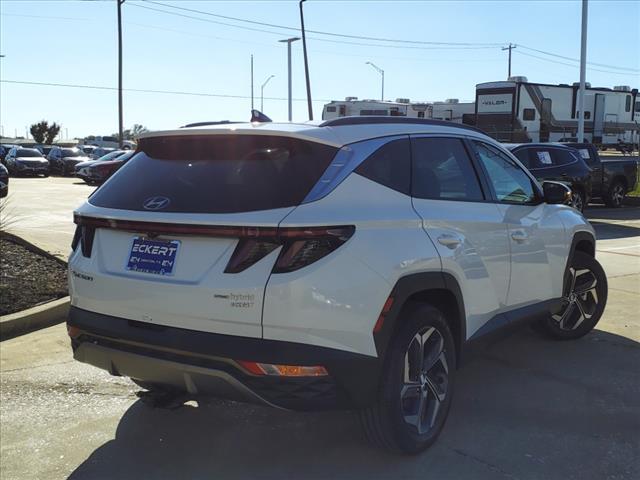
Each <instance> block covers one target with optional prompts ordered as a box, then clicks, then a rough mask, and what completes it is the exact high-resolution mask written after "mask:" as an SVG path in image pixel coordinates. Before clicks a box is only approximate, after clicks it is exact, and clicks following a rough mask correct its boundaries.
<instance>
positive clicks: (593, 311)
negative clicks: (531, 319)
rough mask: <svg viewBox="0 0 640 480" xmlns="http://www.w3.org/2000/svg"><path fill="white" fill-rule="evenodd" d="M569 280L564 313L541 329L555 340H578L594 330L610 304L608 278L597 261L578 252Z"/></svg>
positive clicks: (568, 275) (569, 273) (569, 269)
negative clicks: (608, 300) (605, 308)
mask: <svg viewBox="0 0 640 480" xmlns="http://www.w3.org/2000/svg"><path fill="white" fill-rule="evenodd" d="M565 277H566V278H565V284H564V292H563V296H562V306H561V308H560V310H559V311H558V312H556V313H554V314H553V315H550V316H549V317H548V318H546V319H544V320H543V321H542V322H540V324H539V326H540V327H541V330H542V331H543V333H545V334H546V335H547V336H550V337H551V338H556V339H559V340H574V339H576V338H580V337H583V336H584V335H586V334H587V333H589V332H590V331H591V330H593V328H594V327H595V326H596V324H597V323H598V321H599V320H600V317H602V314H603V312H604V307H605V306H606V304H607V293H608V285H607V276H606V274H605V273H604V270H603V269H602V267H601V266H600V263H598V261H597V260H596V259H595V258H593V257H592V256H591V255H588V254H586V253H583V252H575V253H574V255H573V258H572V260H571V264H570V265H569V268H568V271H567V274H566V276H565Z"/></svg>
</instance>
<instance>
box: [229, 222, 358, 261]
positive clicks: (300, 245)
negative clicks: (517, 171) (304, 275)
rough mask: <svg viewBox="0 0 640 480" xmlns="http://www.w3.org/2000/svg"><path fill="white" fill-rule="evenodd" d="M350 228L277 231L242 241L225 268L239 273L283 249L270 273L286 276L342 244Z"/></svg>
mask: <svg viewBox="0 0 640 480" xmlns="http://www.w3.org/2000/svg"><path fill="white" fill-rule="evenodd" d="M354 231H355V227H354V226H353V225H348V226H339V227H307V228H280V229H278V231H277V233H276V236H275V238H259V237H258V238H241V239H240V240H239V241H238V245H237V246H236V249H235V250H234V252H233V255H231V259H230V260H229V263H228V264H227V267H226V268H225V273H238V272H241V271H243V270H246V269H247V268H249V267H250V266H251V265H253V264H255V263H256V262H258V261H260V260H261V259H263V258H264V257H265V256H267V255H268V254H269V253H271V252H272V251H273V250H275V249H276V248H278V247H279V246H282V250H281V251H280V255H279V256H278V259H277V260H276V264H275V266H274V267H273V273H287V272H293V271H295V270H299V269H301V268H302V267H306V266H307V265H311V264H312V263H314V262H316V261H318V260H320V259H321V258H322V257H325V256H327V255H328V254H330V253H331V252H333V251H334V250H335V249H337V248H338V247H339V246H340V245H342V244H343V243H345V242H346V241H347V240H349V238H351V236H352V235H353V232H354Z"/></svg>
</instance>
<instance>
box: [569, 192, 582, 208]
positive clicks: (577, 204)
mask: <svg viewBox="0 0 640 480" xmlns="http://www.w3.org/2000/svg"><path fill="white" fill-rule="evenodd" d="M585 203H586V202H585V198H584V193H582V192H581V191H580V190H572V191H571V203H570V205H571V206H572V207H573V208H575V209H576V210H578V211H579V212H583V211H584V206H585Z"/></svg>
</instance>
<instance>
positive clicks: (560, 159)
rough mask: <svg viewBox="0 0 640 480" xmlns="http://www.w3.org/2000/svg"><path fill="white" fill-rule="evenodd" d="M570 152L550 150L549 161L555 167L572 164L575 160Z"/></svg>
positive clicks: (556, 149)
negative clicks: (550, 160)
mask: <svg viewBox="0 0 640 480" xmlns="http://www.w3.org/2000/svg"><path fill="white" fill-rule="evenodd" d="M576 157H577V156H574V153H573V152H572V151H571V150H565V149H559V148H554V149H552V150H551V159H552V160H553V164H554V165H556V166H561V165H568V164H570V163H574V162H575V161H576V160H577V158H576Z"/></svg>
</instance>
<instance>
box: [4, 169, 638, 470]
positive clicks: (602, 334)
mask: <svg viewBox="0 0 640 480" xmlns="http://www.w3.org/2000/svg"><path fill="white" fill-rule="evenodd" d="M12 182H13V179H12ZM30 182H43V183H42V185H43V186H42V187H41V188H42V189H45V191H47V192H48V195H53V196H55V197H56V200H55V202H53V200H52V202H50V203H49V204H48V206H44V207H42V210H43V211H42V212H40V211H39V210H38V209H37V206H36V205H34V206H28V208H29V209H32V212H33V213H32V216H31V217H29V219H28V220H24V222H23V224H22V225H21V226H20V225H19V224H18V226H16V227H15V228H14V229H13V231H14V232H15V233H17V234H20V232H26V233H28V235H30V238H31V239H33V241H36V240H38V241H39V239H42V240H43V242H46V241H47V238H49V240H48V241H49V242H50V244H52V245H54V246H56V248H59V249H60V250H61V251H62V250H64V249H65V248H68V247H67V245H69V243H70V241H71V235H72V233H73V226H72V225H71V224H70V220H71V218H70V215H71V213H70V212H71V209H72V208H73V207H75V206H77V204H79V203H81V201H82V199H83V198H84V197H86V195H87V194H88V193H89V192H90V191H91V188H90V187H84V186H82V185H74V183H75V180H72V179H57V178H50V179H17V180H16V181H15V182H13V183H12V185H11V186H12V187H15V188H14V190H13V193H15V196H14V197H13V198H12V201H15V199H16V198H21V199H29V198H31V199H32V201H33V202H35V203H37V202H40V203H42V201H41V200H38V201H37V202H36V200H37V199H38V198H41V197H40V195H36V194H26V193H25V192H23V191H21V190H22V189H23V186H24V188H25V189H28V188H31V187H26V185H27V184H28V183H30ZM46 182H49V183H50V184H51V185H56V187H55V188H54V187H51V186H48V185H46ZM38 188H40V186H39V187H38ZM61 189H64V191H60V190H61ZM67 189H68V190H67ZM42 191H43V190H40V192H42ZM30 195H33V196H30ZM18 201H20V200H18ZM52 205H56V206H55V207H52ZM60 205H66V206H65V207H64V208H69V210H66V211H61V210H60V208H62V207H59V206H60ZM67 206H68V207H67ZM21 208H22V207H21ZM24 208H25V209H26V208H27V206H24ZM47 212H48V213H47ZM588 216H589V218H590V219H591V221H592V223H593V224H594V226H595V228H596V230H597V233H598V237H599V242H598V251H597V256H598V258H599V260H600V261H601V262H602V264H603V266H604V268H605V271H606V272H607V275H608V279H609V300H608V305H607V309H606V311H605V314H604V316H603V318H602V320H601V321H600V323H599V324H598V327H597V329H596V330H595V331H594V332H592V333H591V334H589V335H588V336H586V337H585V338H583V339H581V340H578V341H573V342H558V341H548V340H545V339H543V338H541V337H539V336H538V335H537V334H535V333H533V332H532V331H530V330H523V331H521V332H519V333H517V334H515V335H513V336H512V337H510V338H508V339H505V340H503V341H500V342H498V343H495V344H493V345H492V346H490V347H489V348H488V349H487V350H485V351H484V352H482V353H480V354H479V355H478V356H477V357H475V358H474V359H472V360H471V362H470V363H468V364H467V365H465V366H464V367H463V368H462V369H461V370H460V371H459V373H458V376H457V379H456V385H455V388H456V394H455V398H454V402H453V406H452V410H451V414H450V417H449V420H448V422H447V425H446V426H445V429H444V431H443V434H442V436H441V437H440V439H439V440H438V442H437V443H436V444H435V445H434V446H433V447H432V448H431V449H430V450H429V451H427V452H426V453H424V454H422V455H418V456H410V457H406V456H397V455H391V454H388V453H386V452H383V451H380V450H377V449H375V448H372V447H369V446H368V445H367V444H366V443H364V441H363V439H362V438H361V435H360V431H359V428H358V425H357V422H356V421H355V418H354V416H353V415H352V414H351V413H350V412H325V413H294V412H286V411H281V410H274V409H267V408H263V407H258V406H252V405H244V404H237V403H233V402H226V401H218V400H206V401H201V402H199V403H195V402H189V403H188V404H187V405H185V406H183V407H181V408H178V409H176V410H165V409H158V408H151V407H149V406H148V405H146V404H144V403H143V402H141V401H140V400H138V399H137V397H136V395H135V393H136V391H137V390H138V388H137V387H135V386H134V385H133V384H132V383H130V382H129V381H128V380H126V379H123V378H119V377H111V376H109V375H108V374H107V373H105V372H102V371H100V370H98V369H95V368H93V367H90V366H87V365H84V364H80V363H77V362H74V361H73V360H72V357H71V350H70V347H69V342H68V340H67V337H66V331H65V327H64V325H59V326H56V327H51V328H49V329H46V330H42V331H40V332H35V333H32V334H29V335H25V336H23V337H20V338H16V339H13V340H9V341H5V342H3V343H2V344H0V477H1V478H3V479H29V478H67V477H70V478H74V479H75V478H79V479H80V478H100V479H101V478H105V479H107V478H108V479H113V478H221V479H228V478H348V479H360V478H362V479H387V478H389V479H402V478H420V479H425V478H430V479H448V478H451V479H498V478H508V479H541V478H544V479H572V478H575V479H605V478H607V479H637V478H640V433H639V432H640V367H639V365H640V343H639V342H640V315H638V310H639V309H640V208H637V207H635V208H623V209H619V210H611V209H606V208H602V207H594V208H592V209H590V210H589V211H588ZM38 219H40V220H38ZM38 221H44V222H45V227H42V226H40V227H38ZM39 229H44V230H46V231H43V232H39V231H38V230H39ZM48 230H50V231H52V232H54V231H55V232H54V233H55V238H57V239H58V240H56V242H60V243H54V242H53V241H52V240H51V239H52V238H53V235H51V234H50V235H47V231H48ZM63 240H64V243H63V242H62V241H63ZM39 245H40V246H45V247H46V244H44V245H43V243H39Z"/></svg>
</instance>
